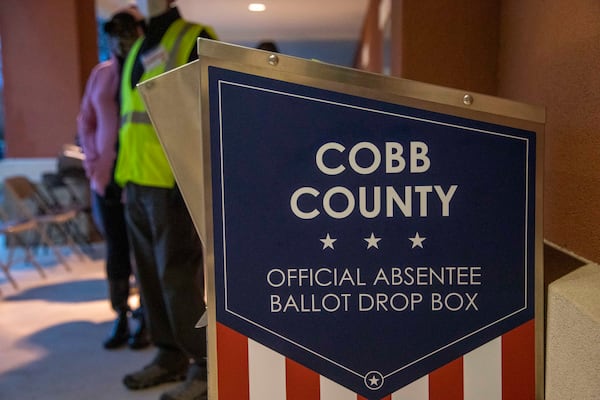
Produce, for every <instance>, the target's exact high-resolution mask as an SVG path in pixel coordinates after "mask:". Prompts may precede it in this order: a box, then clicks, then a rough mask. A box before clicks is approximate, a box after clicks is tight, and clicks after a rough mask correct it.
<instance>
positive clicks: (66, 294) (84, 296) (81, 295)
mask: <svg viewBox="0 0 600 400" xmlns="http://www.w3.org/2000/svg"><path fill="white" fill-rule="evenodd" d="M107 291H108V287H107V283H106V280H105V279H88V280H81V281H72V282H64V283H57V284H51V285H47V286H39V287H34V288H30V289H24V290H22V291H21V292H19V293H18V294H15V295H11V296H5V297H4V299H3V300H4V301H26V300H35V299H38V300H45V301H49V302H60V303H85V302H88V301H96V300H103V299H106V298H107Z"/></svg>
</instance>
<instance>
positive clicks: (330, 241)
mask: <svg viewBox="0 0 600 400" xmlns="http://www.w3.org/2000/svg"><path fill="white" fill-rule="evenodd" d="M319 240H320V241H321V242H323V250H325V249H326V248H328V247H329V248H330V249H332V250H333V242H335V241H336V240H337V239H332V238H331V236H329V233H328V234H327V236H325V239H319Z"/></svg>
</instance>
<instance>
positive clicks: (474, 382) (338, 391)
mask: <svg viewBox="0 0 600 400" xmlns="http://www.w3.org/2000/svg"><path fill="white" fill-rule="evenodd" d="M534 341H535V339H534V321H533V320H531V321H529V322H528V323H525V324H523V325H521V326H520V327H518V328H516V329H514V330H512V331H510V332H507V333H505V334H504V335H502V336H501V337H498V338H496V339H494V340H492V341H490V342H488V343H486V344H484V345H483V346H481V347H479V348H477V349H475V350H473V351H471V352H470V353H467V354H465V355H463V356H462V357H460V358H458V359H456V360H454V361H452V362H451V363H449V364H447V365H445V366H443V367H441V368H439V369H437V370H435V371H433V372H431V373H430V374H428V375H426V376H424V377H422V378H420V379H418V380H416V381H414V382H412V383H411V384H409V385H407V386H405V387H403V388H402V389H400V390H398V391H396V392H394V393H392V394H390V395H388V396H386V397H384V398H383V399H381V400H481V399H486V400H532V399H534V398H535V350H534V348H535V343H534ZM217 354H218V360H217V363H218V374H219V376H218V382H219V384H218V386H219V387H218V390H219V400H365V399H364V397H362V396H360V395H357V394H356V393H354V392H352V391H350V390H348V389H346V388H345V387H343V386H341V385H339V384H337V383H335V382H333V381H331V380H329V379H327V378H325V377H324V376H321V375H319V374H317V373H316V372H314V371H311V370H309V369H308V368H306V367H304V366H302V365H300V364H298V363H296V362H294V361H292V360H290V359H288V358H286V357H285V356H283V355H281V354H278V353H276V352H274V351H273V350H271V349H269V348H267V347H265V346H263V345H261V344H259V343H257V342H255V341H253V340H251V339H249V338H247V337H245V336H243V335H241V334H239V333H237V332H236V331H234V330H232V329H230V328H228V327H226V326H224V325H221V324H217Z"/></svg>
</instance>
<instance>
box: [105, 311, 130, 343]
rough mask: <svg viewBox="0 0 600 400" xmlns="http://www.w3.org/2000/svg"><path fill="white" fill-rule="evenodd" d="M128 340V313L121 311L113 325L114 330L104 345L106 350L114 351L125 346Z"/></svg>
mask: <svg viewBox="0 0 600 400" xmlns="http://www.w3.org/2000/svg"><path fill="white" fill-rule="evenodd" d="M128 340H129V322H128V321H127V311H120V312H119V313H118V316H117V319H116V320H115V323H114V325H113V329H112V331H111V333H110V335H109V336H108V338H106V340H105V341H104V343H103V345H104V348H105V349H107V350H112V349H117V348H119V347H121V346H123V345H124V344H125V343H127V341H128Z"/></svg>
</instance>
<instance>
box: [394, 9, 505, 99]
mask: <svg viewBox="0 0 600 400" xmlns="http://www.w3.org/2000/svg"><path fill="white" fill-rule="evenodd" d="M392 5H393V8H392V18H393V20H392V29H393V32H394V35H395V36H394V41H395V43H394V45H393V46H394V49H395V50H397V49H398V48H400V49H401V51H400V52H396V53H394V57H393V58H392V60H393V61H392V65H393V66H394V69H393V70H392V74H393V75H396V76H401V77H403V78H407V79H413V80H417V81H421V82H428V83H433V84H436V85H441V86H447V87H453V88H459V89H465V90H469V91H475V92H479V93H486V94H494V93H495V92H496V85H497V81H496V77H497V74H496V60H497V58H496V55H497V52H498V45H499V42H498V13H499V1H497V0H485V1H481V0H443V1H440V0H418V1H415V0H400V1H398V0H392ZM394 25H396V28H394ZM398 26H399V27H398ZM398 30H399V31H398Z"/></svg>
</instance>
